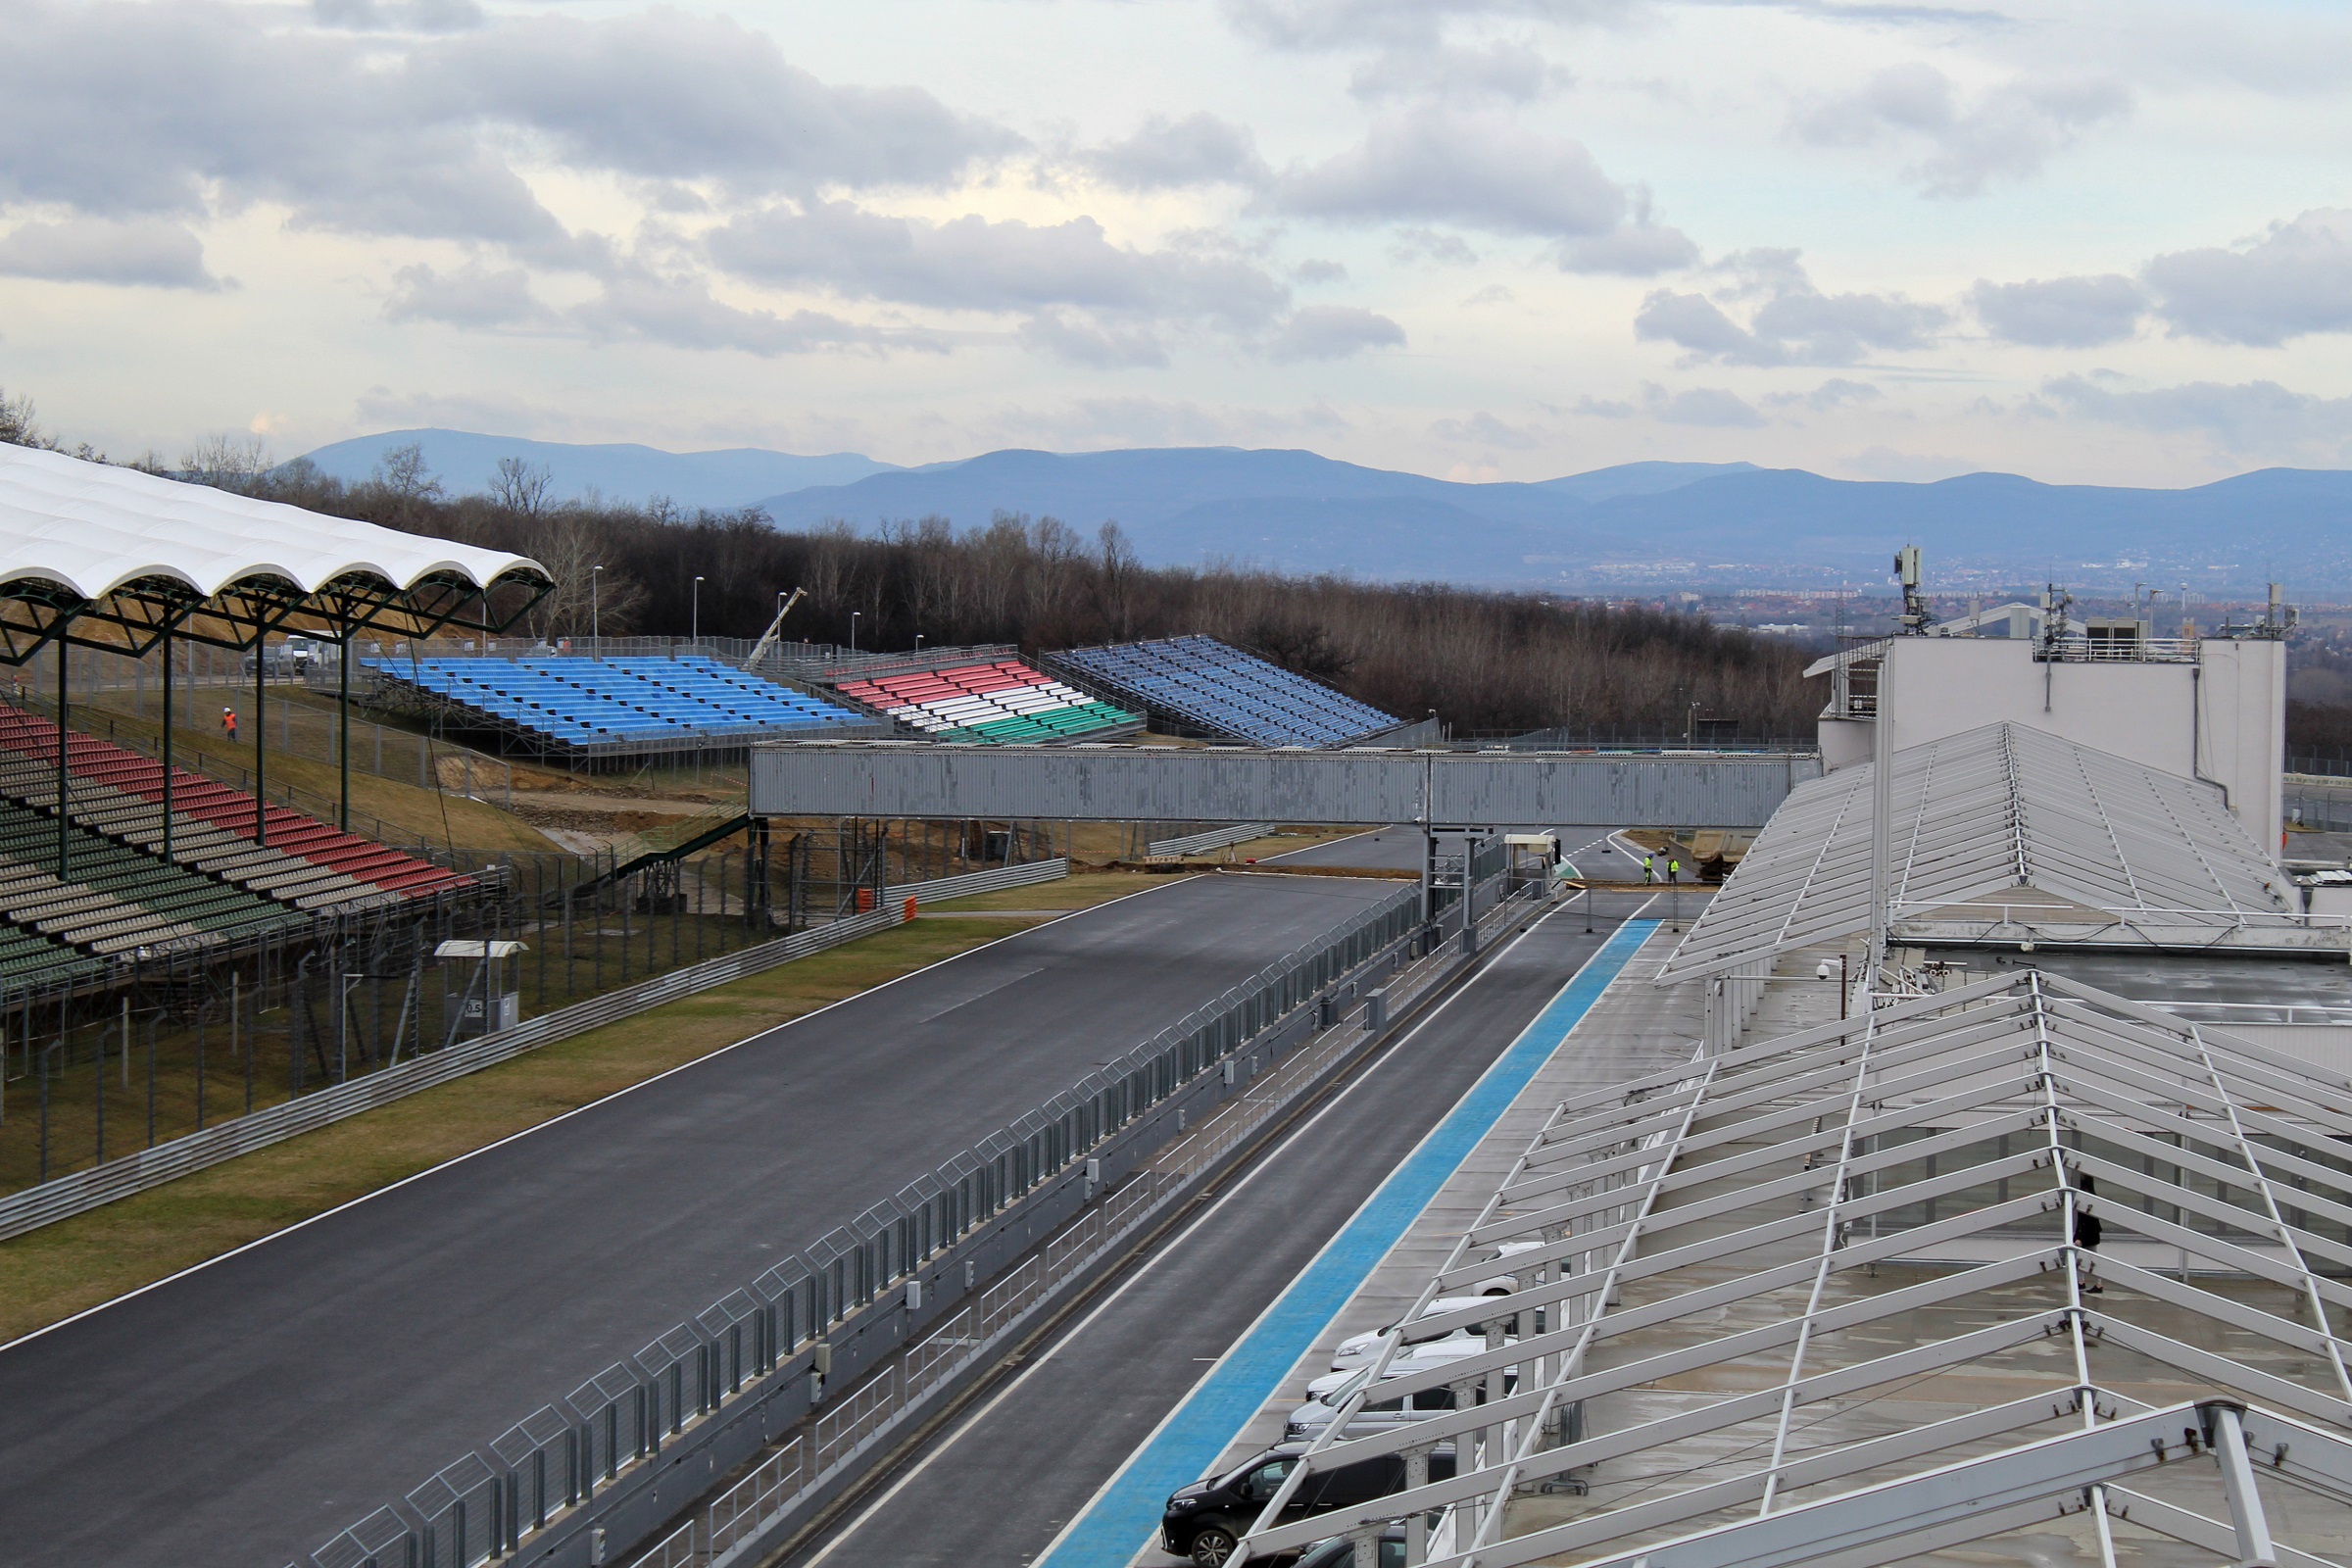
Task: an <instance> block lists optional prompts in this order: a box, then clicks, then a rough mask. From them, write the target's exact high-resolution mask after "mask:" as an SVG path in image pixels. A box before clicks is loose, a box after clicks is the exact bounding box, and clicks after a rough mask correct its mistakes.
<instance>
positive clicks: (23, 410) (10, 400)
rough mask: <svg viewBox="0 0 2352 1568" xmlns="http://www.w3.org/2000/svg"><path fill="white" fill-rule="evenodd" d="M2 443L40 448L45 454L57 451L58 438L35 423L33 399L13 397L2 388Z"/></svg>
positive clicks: (0, 401)
mask: <svg viewBox="0 0 2352 1568" xmlns="http://www.w3.org/2000/svg"><path fill="white" fill-rule="evenodd" d="M0 442H6V443H7V444H8V445H10V446H15V447H38V448H40V449H41V450H42V451H44V452H55V451H56V450H57V438H56V437H55V436H53V435H50V434H49V433H48V432H46V431H45V430H43V429H42V428H41V427H40V426H39V425H38V424H36V423H35V422H33V417H32V399H31V398H29V397H25V396H17V397H11V396H10V395H9V393H8V390H7V388H5V387H0Z"/></svg>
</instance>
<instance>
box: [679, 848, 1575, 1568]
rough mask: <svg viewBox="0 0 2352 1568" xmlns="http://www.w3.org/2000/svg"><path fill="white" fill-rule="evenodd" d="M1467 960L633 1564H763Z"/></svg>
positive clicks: (897, 1363) (851, 1398)
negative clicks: (942, 1399)
mask: <svg viewBox="0 0 2352 1568" xmlns="http://www.w3.org/2000/svg"><path fill="white" fill-rule="evenodd" d="M1483 891H1484V890H1483V889H1482V892H1483ZM1528 891H1529V892H1530V893H1532V894H1533V895H1535V897H1534V898H1531V899H1530V900H1529V901H1527V903H1526V904H1525V905H1523V906H1522V907H1517V908H1503V907H1500V906H1497V907H1496V910H1495V914H1494V915H1493V916H1491V923H1494V924H1508V923H1510V922H1511V921H1514V920H1517V919H1521V918H1527V917H1531V916H1532V913H1533V911H1534V909H1535V908H1537V907H1541V901H1542V900H1543V898H1544V896H1545V890H1544V889H1543V888H1542V886H1541V885H1531V887H1530V889H1529V890H1528ZM1467 961H1468V959H1467V957H1466V956H1464V953H1463V951H1462V950H1460V949H1456V948H1450V947H1439V948H1436V949H1434V950H1433V951H1432V952H1431V953H1429V954H1426V955H1424V956H1421V957H1419V958H1416V959H1412V960H1410V961H1407V960H1406V959H1405V958H1404V957H1403V956H1402V955H1400V954H1399V955H1396V972H1395V973H1394V975H1393V976H1391V977H1390V978H1389V980H1388V984H1387V985H1385V986H1384V987H1382V988H1381V990H1380V1001H1379V1003H1378V1004H1375V1003H1374V1002H1373V1001H1372V1000H1371V999H1370V997H1369V996H1368V995H1367V996H1365V997H1364V998H1362V999H1361V1000H1359V1001H1353V1002H1352V1005H1348V1006H1346V1007H1342V1008H1335V1009H1333V1010H1332V1012H1331V1014H1330V1016H1329V1017H1328V1019H1322V1020H1318V1021H1319V1022H1320V1023H1321V1027H1320V1028H1319V1030H1318V1031H1317V1033H1316V1034H1315V1035H1314V1037H1313V1041H1312V1044H1310V1045H1308V1046H1306V1047H1303V1048H1301V1049H1299V1050H1295V1051H1293V1052H1292V1053H1291V1054H1288V1055H1287V1056H1285V1057H1284V1058H1283V1059H1282V1061H1281V1062H1280V1064H1279V1065H1275V1066H1270V1067H1269V1068H1268V1069H1267V1070H1265V1071H1263V1072H1261V1073H1257V1074H1253V1075H1252V1076H1251V1077H1250V1080H1249V1085H1248V1087H1247V1088H1245V1089H1243V1090H1242V1091H1241V1092H1240V1093H1238V1094H1237V1095H1235V1096H1234V1097H1233V1098H1231V1099H1229V1100H1228V1101H1227V1102H1226V1103H1224V1104H1223V1105H1221V1106H1220V1107H1219V1108H1218V1109H1217V1110H1216V1111H1215V1112H1214V1113H1213V1114H1212V1115H1210V1116H1209V1117H1208V1118H1206V1119H1204V1120H1203V1121H1201V1123H1200V1124H1199V1125H1198V1126H1196V1127H1193V1128H1192V1129H1191V1130H1190V1131H1189V1132H1188V1133H1186V1134H1184V1135H1182V1136H1179V1137H1178V1138H1176V1139H1174V1140H1173V1141H1172V1142H1170V1143H1169V1144H1168V1145H1167V1146H1165V1147H1164V1148H1163V1149H1162V1150H1161V1151H1160V1152H1158V1153H1157V1154H1156V1155H1155V1156H1154V1157H1153V1158H1152V1160H1151V1161H1150V1163H1149V1164H1148V1165H1146V1166H1145V1167H1144V1168H1143V1169H1141V1170H1140V1171H1138V1172H1137V1174H1136V1175H1135V1176H1134V1177H1133V1178H1132V1179H1130V1180H1129V1181H1128V1182H1126V1183H1125V1184H1123V1185H1121V1186H1119V1187H1118V1188H1116V1189H1115V1190H1113V1191H1112V1192H1111V1193H1110V1194H1109V1196H1108V1197H1107V1198H1105V1199H1104V1200H1103V1201H1101V1202H1100V1203H1098V1204H1096V1205H1095V1206H1093V1207H1090V1208H1089V1209H1088V1210H1086V1211H1085V1212H1084V1213H1082V1214H1081V1215H1080V1216H1079V1217H1078V1218H1077V1220H1076V1221H1075V1222H1074V1223H1072V1224H1071V1225H1070V1226H1069V1227H1068V1228H1066V1229H1064V1230H1062V1231H1060V1232H1059V1233H1057V1234H1055V1235H1054V1236H1053V1237H1052V1238H1051V1239H1050V1240H1049V1241H1048V1242H1047V1243H1046V1245H1045V1246H1044V1247H1043V1248H1041V1249H1040V1250H1037V1251H1036V1252H1034V1253H1033V1254H1031V1255H1030V1256H1028V1257H1027V1258H1025V1259H1023V1260H1022V1261H1021V1263H1020V1264H1019V1265H1018V1266H1017V1267H1015V1268H1014V1269H1012V1270H1011V1271H1010V1272H1009V1273H1007V1274H1006V1275H1005V1277H1004V1278H1002V1279H1000V1280H998V1281H996V1282H995V1283H993V1284H991V1285H990V1286H989V1287H988V1288H987V1290H986V1291H984V1292H983V1293H982V1294H981V1295H980V1297H979V1298H978V1299H976V1300H974V1301H972V1302H970V1303H969V1304H967V1305H965V1306H964V1307H962V1308H961V1309H959V1310H958V1311H956V1313H955V1314H954V1315H953V1316H951V1317H949V1318H948V1319H947V1320H946V1321H945V1322H943V1323H941V1324H939V1325H938V1326H937V1327H935V1328H934V1329H933V1330H932V1331H931V1332H930V1333H929V1334H928V1335H926V1336H925V1337H924V1338H923V1339H921V1340H920V1341H917V1342H915V1343H914V1344H912V1345H910V1346H908V1347H907V1349H906V1350H905V1351H903V1352H902V1353H901V1354H900V1355H899V1357H897V1358H896V1359H895V1360H894V1361H893V1362H892V1363H890V1364H889V1365H887V1366H885V1367H883V1368H882V1369H881V1370H880V1371H879V1372H878V1373H877V1374H876V1375H875V1376H874V1377H873V1378H871V1379H869V1380H868V1381H867V1382H865V1383H864V1384H862V1385H859V1386H858V1387H857V1388H855V1389H854V1390H852V1391H851V1392H850V1393H849V1394H847V1395H845V1396H843V1397H841V1400H840V1402H839V1403H838V1404H836V1405H835V1406H834V1407H832V1408H831V1409H830V1410H827V1411H825V1412H824V1413H822V1414H820V1415H819V1416H818V1417H817V1419H816V1420H814V1421H813V1422H810V1423H809V1424H808V1425H807V1426H806V1427H805V1428H804V1429H803V1430H801V1431H799V1432H798V1433H796V1434H794V1435H793V1436H792V1437H790V1438H789V1439H787V1440H786V1441H785V1442H784V1443H783V1444H781V1445H780V1446H777V1447H776V1448H774V1450H773V1451H772V1452H770V1453H768V1454H767V1455H766V1456H765V1457H763V1458H762V1459H761V1460H760V1462H759V1463H758V1464H756V1465H755V1466H754V1467H753V1468H752V1469H751V1470H750V1471H749V1472H748V1473H747V1474H746V1475H745V1476H744V1477H743V1478H742V1479H741V1480H740V1481H738V1482H736V1483H735V1484H734V1485H733V1486H731V1487H729V1488H728V1489H726V1490H725V1491H724V1492H722V1493H720V1494H719V1495H717V1496H715V1497H713V1498H711V1500H710V1501H709V1502H708V1503H706V1504H704V1505H703V1506H702V1507H700V1508H699V1509H698V1510H697V1511H696V1512H695V1513H693V1514H692V1515H690V1516H689V1517H688V1518H686V1519H685V1520H683V1521H681V1522H680V1523H679V1524H678V1525H677V1526H676V1527H674V1528H673V1529H672V1530H671V1531H670V1532H669V1534H668V1535H666V1536H664V1537H662V1539H661V1540H660V1541H659V1542H657V1543H655V1544H653V1545H652V1546H651V1547H650V1548H648V1549H647V1550H646V1552H645V1554H644V1555H643V1556H641V1557H639V1558H638V1559H637V1561H636V1565H635V1568H741V1565H742V1564H744V1563H747V1562H750V1561H753V1560H756V1559H757V1558H758V1557H759V1556H760V1554H762V1553H763V1552H764V1551H766V1550H767V1549H769V1548H770V1547H771V1546H772V1545H773V1544H774V1543H773V1539H772V1538H773V1535H774V1533H775V1532H776V1531H777V1530H778V1528H779V1527H780V1526H782V1525H784V1524H786V1523H787V1522H789V1521H790V1520H791V1519H792V1518H793V1516H794V1515H795V1514H796V1513H798V1512H800V1511H802V1510H803V1509H804V1508H805V1507H806V1506H807V1505H808V1504H809V1502H810V1501H811V1500H812V1499H814V1498H815V1497H817V1496H818V1495H820V1494H821V1493H823V1491H824V1490H825V1489H826V1488H827V1487H828V1486H830V1485H831V1484H833V1483H836V1482H838V1481H839V1480H841V1479H842V1478H843V1477H844V1476H845V1475H846V1474H847V1473H849V1472H850V1470H851V1469H852V1467H853V1466H855V1465H856V1464H857V1463H858V1461H859V1460H861V1459H863V1458H865V1457H867V1456H868V1455H870V1454H871V1453H872V1452H873V1451H874V1450H875V1449H877V1448H878V1447H879V1446H880V1444H881V1442H882V1440H883V1439H884V1438H886V1437H887V1436H889V1435H890V1434H891V1433H892V1432H893V1431H894V1430H897V1429H899V1428H901V1427H903V1426H905V1425H906V1424H907V1422H908V1421H909V1420H910V1419H912V1418H913V1417H914V1416H916V1415H917V1414H919V1413H920V1412H921V1410H922V1408H923V1406H924V1405H925V1404H926V1403H927V1402H928V1401H930V1400H931V1399H933V1398H934V1397H938V1396H939V1395H941V1394H943V1393H945V1392H946V1391H947V1390H948V1389H949V1388H950V1387H951V1386H952V1385H953V1384H954V1383H955V1381H956V1378H957V1377H958V1375H959V1374H961V1373H964V1372H967V1371H971V1370H975V1369H977V1368H979V1367H982V1366H985V1365H987V1364H988V1363H990V1362H991V1361H993V1360H994V1359H996V1357H997V1356H998V1355H999V1354H1001V1353H1002V1352H1003V1351H1004V1350H1005V1348H1007V1347H1008V1346H1009V1345H1010V1343H1011V1342H1012V1341H1013V1340H1014V1339H1015V1338H1016V1337H1017V1336H1018V1335H1019V1334H1020V1333H1022V1332H1025V1331H1026V1329H1027V1327H1028V1325H1029V1323H1030V1322H1031V1321H1033V1320H1034V1318H1035V1316H1036V1315H1037V1313H1038V1312H1039V1310H1040V1309H1042V1308H1044V1307H1045V1306H1047V1305H1049V1304H1050V1303H1051V1302H1052V1300H1053V1299H1054V1297H1055V1296H1056V1295H1057V1294H1058V1292H1059V1291H1060V1289H1061V1288H1062V1287H1063V1286H1064V1285H1066V1284H1068V1283H1069V1282H1071V1281H1074V1280H1076V1279H1079V1278H1081V1277H1082V1276H1084V1275H1086V1274H1087V1273H1088V1272H1089V1271H1090V1270H1092V1269H1093V1268H1094V1267H1095V1266H1096V1265H1097V1264H1098V1263H1100V1262H1101V1261H1102V1260H1103V1258H1104V1257H1106V1256H1107V1255H1109V1254H1110V1253H1111V1252H1113V1251H1114V1250H1116V1249H1117V1248H1118V1247H1119V1246H1120V1245H1121V1244H1123V1243H1124V1242H1126V1241H1127V1240H1128V1239H1129V1238H1131V1237H1133V1236H1135V1235H1136V1234H1138V1233H1139V1232H1141V1231H1142V1230H1143V1229H1144V1228H1145V1227H1146V1226H1147V1225H1148V1224H1150V1223H1151V1222H1152V1221H1153V1220H1154V1219H1155V1218H1156V1217H1157V1216H1158V1215H1160V1214H1161V1213H1163V1212H1164V1211H1166V1210H1167V1209H1168V1208H1169V1206H1170V1205H1171V1204H1173V1203H1175V1202H1177V1201H1181V1200H1182V1199H1183V1198H1184V1197H1185V1196H1186V1195H1187V1194H1189V1193H1190V1192H1191V1191H1192V1189H1193V1188H1194V1187H1195V1186H1196V1185H1197V1184H1198V1183H1199V1182H1200V1180H1201V1178H1202V1177H1204V1176H1206V1175H1207V1174H1209V1173H1210V1172H1212V1171H1214V1170H1216V1169H1217V1168H1219V1167H1220V1166H1221V1165H1222V1164H1223V1163H1224V1161H1225V1160H1226V1159H1228V1158H1229V1157H1230V1156H1231V1155H1232V1154H1233V1153H1234V1152H1236V1151H1237V1150H1238V1149H1240V1148H1241V1146H1242V1145H1244V1144H1245V1143H1247V1142H1249V1141H1250V1139H1251V1138H1252V1137H1253V1136H1254V1135H1255V1134H1256V1133H1258V1132H1259V1131H1260V1130H1261V1129H1263V1128H1264V1127H1265V1126H1266V1124H1267V1123H1268V1122H1270V1121H1272V1120H1273V1119H1274V1118H1275V1117H1276V1116H1277V1115H1279V1114H1281V1113H1282V1112H1283V1111H1285V1110H1286V1109H1287V1108H1288V1107H1289V1106H1291V1105H1292V1104H1294V1103H1297V1102H1298V1100H1299V1097H1300V1096H1301V1095H1303V1094H1304V1093H1306V1092H1307V1091H1308V1090H1310V1089H1312V1088H1313V1087H1315V1086H1316V1085H1318V1084H1320V1083H1321V1082H1322V1081H1323V1080H1324V1078H1325V1076H1326V1075H1327V1074H1328V1073H1330V1072H1331V1071H1332V1070H1333V1069H1334V1068H1336V1067H1338V1066H1339V1065H1340V1064H1341V1063H1342V1062H1343V1061H1345V1060H1347V1059H1348V1058H1350V1057H1352V1056H1353V1055H1355V1054H1357V1053H1359V1052H1360V1051H1362V1050H1363V1049H1364V1047H1365V1045H1366V1042H1367V1040H1368V1039H1370V1038H1372V1037H1373V1035H1374V1034H1375V1033H1376V1032H1377V1031H1378V1030H1380V1029H1381V1028H1383V1027H1384V1026H1386V1025H1387V1024H1388V1023H1389V1022H1390V1021H1391V1020H1393V1019H1395V1018H1397V1017H1400V1016H1401V1015H1402V1014H1404V1013H1405V1012H1406V1011H1408V1010H1409V1009H1410V1008H1411V1006H1412V1005H1414V1003H1416V1002H1418V1001H1419V1000H1420V999H1421V998H1423V997H1425V996H1427V995H1428V994H1429V993H1430V992H1431V991H1432V990H1434V989H1436V988H1437V987H1438V986H1440V985H1442V984H1444V983H1445V982H1446V981H1447V980H1448V979H1450V978H1451V977H1452V976H1453V974H1454V973H1456V972H1457V971H1458V970H1459V969H1460V967H1461V966H1462V965H1463V964H1464V963H1465V962H1467ZM1376 1009H1377V1010H1376Z"/></svg>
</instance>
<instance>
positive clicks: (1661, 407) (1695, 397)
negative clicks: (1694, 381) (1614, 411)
mask: <svg viewBox="0 0 2352 1568" xmlns="http://www.w3.org/2000/svg"><path fill="white" fill-rule="evenodd" d="M1644 401H1645V403H1646V405H1647V407H1648V409H1649V413H1650V417H1652V418H1655V419H1657V420H1658V421H1659V422H1660V423H1663V424H1695V425H1701V426H1706V427H1710V428H1714V429H1753V428H1754V427H1755V426H1757V425H1759V424H1762V423H1763V422H1764V416H1762V415H1761V414H1758V413H1757V412H1756V411H1755V409H1754V407H1753V406H1751V405H1750V404H1749V403H1748V401H1747V400H1746V399H1745V398H1742V397H1740V395H1739V394H1738V393H1736V392H1730V391H1726V390H1725V389H1723V388H1722V387H1705V386H1694V387H1686V388H1685V389H1684V390H1682V391H1680V392H1668V391H1667V390H1666V389H1665V388H1664V387H1658V386H1653V387H1651V388H1650V389H1649V391H1648V396H1647V397H1646V399H1645V400H1644Z"/></svg>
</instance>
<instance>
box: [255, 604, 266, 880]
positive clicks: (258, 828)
mask: <svg viewBox="0 0 2352 1568" xmlns="http://www.w3.org/2000/svg"><path fill="white" fill-rule="evenodd" d="M269 678H270V634H269V633H268V632H256V633H255V634H254V639H253V842H254V843H256V844H260V845H263V846H265V847H266V846H267V845H268V844H269V843H270V812H269V808H268V807H267V806H266V805H265V804H264V803H265V802H267V801H268V800H269V799H270V778H269V773H268V771H267V769H268V767H269V761H268V758H269V753H270V725H269V723H268V722H267V720H266V719H265V718H264V710H263V706H262V705H263V703H264V702H266V701H267V700H268V685H269Z"/></svg>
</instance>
